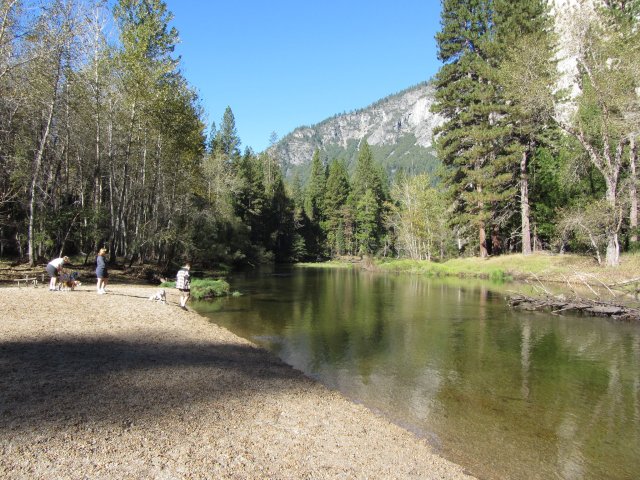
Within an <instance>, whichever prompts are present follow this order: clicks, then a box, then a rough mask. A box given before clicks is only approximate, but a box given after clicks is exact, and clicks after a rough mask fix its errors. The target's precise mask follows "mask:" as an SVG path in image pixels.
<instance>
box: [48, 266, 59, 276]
mask: <svg viewBox="0 0 640 480" xmlns="http://www.w3.org/2000/svg"><path fill="white" fill-rule="evenodd" d="M47 273H48V274H49V277H50V278H53V277H56V278H58V269H57V268H56V267H54V266H53V265H51V264H49V265H47Z"/></svg>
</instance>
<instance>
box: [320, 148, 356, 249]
mask: <svg viewBox="0 0 640 480" xmlns="http://www.w3.org/2000/svg"><path fill="white" fill-rule="evenodd" d="M350 189H351V187H350V185H349V177H348V174H347V169H346V167H345V165H344V163H343V162H342V161H339V160H334V161H333V162H331V164H330V165H329V176H328V177H327V188H326V193H325V197H324V215H325V218H326V220H325V225H324V230H325V232H326V235H327V242H328V244H329V248H330V249H331V250H332V252H333V253H334V254H338V255H341V254H343V253H344V249H345V241H344V231H343V228H344V218H343V214H344V209H343V207H344V206H345V205H346V204H347V199H348V198H349V191H350Z"/></svg>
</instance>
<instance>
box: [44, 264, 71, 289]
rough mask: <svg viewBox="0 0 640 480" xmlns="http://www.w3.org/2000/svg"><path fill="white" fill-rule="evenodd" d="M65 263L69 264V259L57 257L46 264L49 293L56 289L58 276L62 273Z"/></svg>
mask: <svg viewBox="0 0 640 480" xmlns="http://www.w3.org/2000/svg"><path fill="white" fill-rule="evenodd" d="M65 263H69V257H59V258H55V259H53V260H51V261H50V262H49V263H47V273H48V274H49V291H50V292H53V291H55V289H56V284H57V283H58V276H59V275H60V272H61V271H62V267H63V266H64V264H65Z"/></svg>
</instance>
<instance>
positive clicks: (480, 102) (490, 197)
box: [433, 0, 513, 257]
mask: <svg viewBox="0 0 640 480" xmlns="http://www.w3.org/2000/svg"><path fill="white" fill-rule="evenodd" d="M493 12H494V11H493V2H492V1H491V0H444V1H443V5H442V20H441V25H442V30H441V31H440V32H439V33H438V34H437V35H436V41H437V44H438V58H439V59H440V60H442V61H443V62H444V65H443V66H442V68H441V69H440V71H439V72H438V74H437V75H436V79H435V86H436V95H435V96H436V103H435V104H434V106H433V111H434V112H436V113H440V114H441V115H443V116H444V117H445V123H444V124H443V125H442V127H441V128H439V129H438V130H437V131H436V133H437V134H438V137H437V142H436V147H437V151H438V156H439V158H440V159H441V160H442V162H443V164H444V165H445V166H446V175H445V181H446V183H447V184H448V186H450V187H451V189H450V191H451V192H452V194H453V200H454V202H455V205H456V213H457V218H456V219H455V221H456V222H457V223H459V224H470V225H473V226H474V228H475V230H476V232H477V234H478V240H479V250H480V256H482V257H486V256H487V255H488V254H489V248H490V247H489V245H488V242H487V228H488V224H489V223H491V222H492V220H494V219H495V218H496V216H497V214H496V210H497V208H498V206H499V203H500V202H504V201H505V200H507V199H509V198H510V197H511V196H512V194H513V187H512V186H511V185H510V181H511V178H512V173H511V172H510V171H509V165H508V159H507V158H504V156H502V155H501V153H502V152H501V143H500V141H501V139H502V138H503V136H504V132H505V127H504V126H503V125H502V124H501V122H500V119H501V118H502V115H503V114H504V108H503V106H502V105H501V104H500V102H499V97H498V94H497V91H496V88H497V85H496V82H495V68H496V64H497V60H498V54H497V51H496V43H495V42H494V31H493V29H494V18H493Z"/></svg>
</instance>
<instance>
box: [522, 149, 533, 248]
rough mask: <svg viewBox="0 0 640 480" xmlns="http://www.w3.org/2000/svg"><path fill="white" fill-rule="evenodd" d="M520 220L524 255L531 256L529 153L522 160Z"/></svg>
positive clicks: (524, 154)
mask: <svg viewBox="0 0 640 480" xmlns="http://www.w3.org/2000/svg"><path fill="white" fill-rule="evenodd" d="M520 218H521V223H522V254H523V255H530V254H531V226H530V223H529V175H528V174H527V152H526V151H525V152H522V159H521V160H520Z"/></svg>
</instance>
